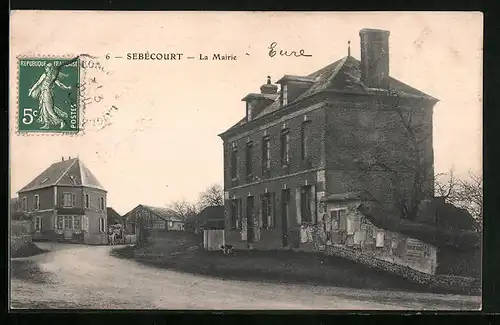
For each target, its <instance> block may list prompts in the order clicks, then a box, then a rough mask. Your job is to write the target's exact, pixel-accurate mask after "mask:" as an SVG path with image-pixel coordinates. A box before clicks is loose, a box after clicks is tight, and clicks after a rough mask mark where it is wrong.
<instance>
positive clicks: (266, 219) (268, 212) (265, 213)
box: [261, 193, 274, 228]
mask: <svg viewBox="0 0 500 325" xmlns="http://www.w3.org/2000/svg"><path fill="white" fill-rule="evenodd" d="M261 202H262V206H261V212H262V227H263V228H273V227H274V195H273V193H266V194H264V195H263V196H262V200H261Z"/></svg>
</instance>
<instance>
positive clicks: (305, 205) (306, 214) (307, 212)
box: [300, 185, 312, 223]
mask: <svg viewBox="0 0 500 325" xmlns="http://www.w3.org/2000/svg"><path fill="white" fill-rule="evenodd" d="M300 194H301V195H300V205H301V214H302V222H303V223H310V222H311V221H312V211H311V200H312V195H311V186H310V185H308V186H303V187H302V188H301V192H300Z"/></svg>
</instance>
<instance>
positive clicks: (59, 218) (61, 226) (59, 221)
mask: <svg viewBox="0 0 500 325" xmlns="http://www.w3.org/2000/svg"><path fill="white" fill-rule="evenodd" d="M56 229H57V230H63V229H64V217H63V216H57V227H56Z"/></svg>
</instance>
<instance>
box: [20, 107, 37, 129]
mask: <svg viewBox="0 0 500 325" xmlns="http://www.w3.org/2000/svg"><path fill="white" fill-rule="evenodd" d="M36 115H37V112H36V111H33V109H32V108H24V109H23V123H24V124H28V125H29V124H31V123H33V117H36Z"/></svg>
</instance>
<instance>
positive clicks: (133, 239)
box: [125, 235, 137, 244]
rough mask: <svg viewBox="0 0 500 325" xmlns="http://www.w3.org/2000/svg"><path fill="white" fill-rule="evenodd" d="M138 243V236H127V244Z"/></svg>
mask: <svg viewBox="0 0 500 325" xmlns="http://www.w3.org/2000/svg"><path fill="white" fill-rule="evenodd" d="M136 242H137V237H136V235H125V244H135V243H136Z"/></svg>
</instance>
